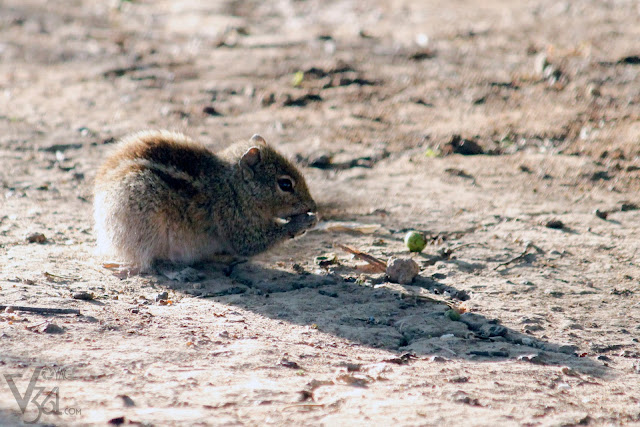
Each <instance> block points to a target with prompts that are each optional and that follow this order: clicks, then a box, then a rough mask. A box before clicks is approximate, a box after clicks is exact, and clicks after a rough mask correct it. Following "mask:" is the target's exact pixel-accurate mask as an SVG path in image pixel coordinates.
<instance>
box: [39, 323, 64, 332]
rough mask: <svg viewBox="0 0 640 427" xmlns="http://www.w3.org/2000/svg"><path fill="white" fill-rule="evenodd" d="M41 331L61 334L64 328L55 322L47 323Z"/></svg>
mask: <svg viewBox="0 0 640 427" xmlns="http://www.w3.org/2000/svg"><path fill="white" fill-rule="evenodd" d="M42 332H44V333H47V334H62V333H64V329H63V328H61V327H60V326H58V325H56V324H55V323H49V324H47V326H46V327H45V328H44V329H43V330H42Z"/></svg>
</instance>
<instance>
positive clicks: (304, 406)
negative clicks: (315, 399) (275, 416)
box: [282, 403, 327, 411]
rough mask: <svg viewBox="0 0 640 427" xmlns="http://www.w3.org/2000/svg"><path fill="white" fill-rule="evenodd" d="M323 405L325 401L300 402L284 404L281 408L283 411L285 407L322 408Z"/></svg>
mask: <svg viewBox="0 0 640 427" xmlns="http://www.w3.org/2000/svg"><path fill="white" fill-rule="evenodd" d="M325 406H327V405H326V403H302V404H300V405H290V406H285V407H284V408H282V410H283V411H284V410H285V409H291V408H323V407H325Z"/></svg>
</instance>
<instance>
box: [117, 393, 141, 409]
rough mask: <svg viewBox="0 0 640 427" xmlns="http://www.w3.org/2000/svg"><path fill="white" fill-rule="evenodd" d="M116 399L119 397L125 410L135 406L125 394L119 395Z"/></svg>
mask: <svg viewBox="0 0 640 427" xmlns="http://www.w3.org/2000/svg"><path fill="white" fill-rule="evenodd" d="M116 397H119V398H120V399H122V405H123V406H124V407H126V408H131V407H132V406H136V404H135V402H134V401H133V399H132V398H130V397H129V396H127V395H126V394H119V395H117V396H116Z"/></svg>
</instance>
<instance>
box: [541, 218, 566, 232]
mask: <svg viewBox="0 0 640 427" xmlns="http://www.w3.org/2000/svg"><path fill="white" fill-rule="evenodd" d="M544 226H545V227H547V228H553V229H555V230H561V229H563V228H564V223H563V222H562V221H560V220H559V219H552V220H549V221H547V223H546V224H545V225H544Z"/></svg>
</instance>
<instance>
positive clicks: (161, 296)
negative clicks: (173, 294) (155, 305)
mask: <svg viewBox="0 0 640 427" xmlns="http://www.w3.org/2000/svg"><path fill="white" fill-rule="evenodd" d="M168 299H169V292H167V291H164V292H160V293H159V294H158V295H156V302H158V301H166V300H168Z"/></svg>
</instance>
